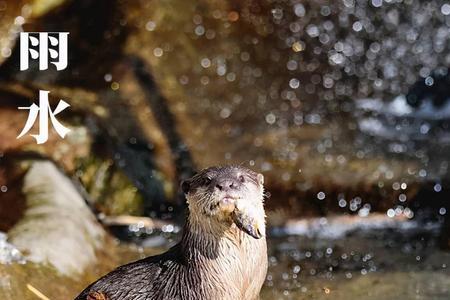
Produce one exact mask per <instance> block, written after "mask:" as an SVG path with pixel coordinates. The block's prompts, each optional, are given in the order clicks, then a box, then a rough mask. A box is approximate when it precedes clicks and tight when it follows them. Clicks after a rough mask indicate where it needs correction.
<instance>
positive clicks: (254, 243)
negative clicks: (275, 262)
mask: <svg viewBox="0 0 450 300" xmlns="http://www.w3.org/2000/svg"><path fill="white" fill-rule="evenodd" d="M227 168H229V169H226V170H223V168H222V169H221V168H216V169H215V170H216V171H226V172H229V174H230V176H232V174H235V173H234V172H240V173H245V176H248V180H249V181H248V182H245V184H244V187H245V188H247V187H250V189H249V190H246V191H245V192H243V193H244V194H245V193H250V195H252V197H253V198H252V199H251V201H255V203H258V202H259V204H258V205H257V206H258V207H255V210H256V213H258V214H259V215H260V214H261V212H262V216H260V217H261V218H262V222H263V223H264V210H263V206H262V197H263V188H262V183H261V184H259V183H258V181H257V177H256V175H255V174H256V173H254V172H252V171H250V170H247V169H244V168H240V167H227ZM208 170H211V168H210V169H207V170H204V171H202V172H201V173H199V174H198V175H196V176H194V177H193V178H192V179H191V181H190V182H189V183H188V185H189V186H185V187H184V188H186V189H187V199H188V204H189V210H190V213H189V215H188V218H187V222H186V225H185V228H184V232H183V236H182V239H181V241H180V242H179V243H178V244H177V245H175V246H174V247H172V248H171V249H170V250H169V251H167V252H166V253H163V254H161V255H157V256H152V257H148V258H145V259H143V260H139V261H137V262H134V263H131V264H128V265H124V266H121V267H119V268H117V269H116V270H115V271H113V272H111V273H109V274H108V275H106V276H105V277H103V278H101V279H100V280H98V281H97V282H95V283H93V284H92V285H91V286H89V287H88V288H87V289H86V290H85V291H83V292H82V293H81V294H80V295H79V296H78V297H77V298H76V300H86V299H90V298H88V296H89V295H93V294H94V293H97V294H101V295H102V297H105V299H110V300H116V299H117V300H119V299H120V300H131V299H133V300H141V299H142V300H143V299H193V300H195V299H218V300H219V299H223V300H236V299H242V300H253V299H257V298H258V295H259V291H260V289H261V286H262V285H263V282H264V279H265V276H266V272H267V249H266V240H265V237H262V238H260V239H255V238H253V237H251V236H250V235H248V234H247V233H244V232H243V231H242V230H240V229H239V228H237V226H236V225H235V224H234V223H233V222H232V220H231V219H229V218H227V217H219V218H216V217H211V216H216V214H217V209H218V204H217V197H216V195H215V194H214V192H213V189H210V188H209V186H210V184H207V185H205V182H204V180H205V178H206V176H208V174H212V173H211V172H210V173H208V172H207V171H208ZM213 174H214V173H213ZM227 174H228V173H225V174H221V175H222V176H228V175H227ZM216 176H220V175H217V174H216ZM233 176H234V175H233ZM208 180H209V179H208ZM202 181H203V182H202ZM212 184H214V182H213V183H212ZM205 216H207V217H205ZM262 226H264V224H263V225H262ZM92 299H96V298H92ZM99 299H102V298H99Z"/></svg>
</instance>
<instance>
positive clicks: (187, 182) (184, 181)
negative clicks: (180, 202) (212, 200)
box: [181, 179, 191, 194]
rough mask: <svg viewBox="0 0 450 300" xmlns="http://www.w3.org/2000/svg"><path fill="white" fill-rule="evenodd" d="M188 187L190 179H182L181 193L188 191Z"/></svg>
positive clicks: (189, 187)
mask: <svg viewBox="0 0 450 300" xmlns="http://www.w3.org/2000/svg"><path fill="white" fill-rule="evenodd" d="M190 189H191V180H190V179H186V180H183V182H181V190H182V191H183V193H184V194H187V193H189V190H190Z"/></svg>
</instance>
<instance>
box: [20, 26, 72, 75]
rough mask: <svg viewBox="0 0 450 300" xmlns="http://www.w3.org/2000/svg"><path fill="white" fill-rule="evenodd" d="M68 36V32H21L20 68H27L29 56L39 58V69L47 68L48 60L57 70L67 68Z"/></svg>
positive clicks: (22, 69)
mask: <svg viewBox="0 0 450 300" xmlns="http://www.w3.org/2000/svg"><path fill="white" fill-rule="evenodd" d="M68 36H69V33H68V32H57V33H50V34H49V33H48V32H21V33H20V70H21V71H24V70H27V69H28V67H29V59H30V57H31V59H39V70H47V69H48V63H49V61H50V63H51V64H53V65H55V66H56V70H58V71H61V70H64V69H65V68H67V43H68ZM33 48H34V49H33Z"/></svg>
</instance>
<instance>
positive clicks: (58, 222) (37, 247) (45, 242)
mask: <svg viewBox="0 0 450 300" xmlns="http://www.w3.org/2000/svg"><path fill="white" fill-rule="evenodd" d="M23 192H24V194H25V195H26V201H27V209H26V211H25V213H24V216H23V218H22V219H21V220H20V222H19V223H17V224H16V225H15V226H14V227H13V228H12V229H11V230H10V231H9V233H8V235H9V241H10V242H11V243H12V244H13V245H14V246H16V247H17V248H19V249H20V250H21V251H22V252H23V253H25V258H26V260H28V261H30V262H33V263H36V264H49V265H50V266H52V267H54V268H55V269H56V270H57V271H58V272H59V273H61V274H63V275H66V276H74V275H80V274H82V273H83V272H84V271H85V270H86V269H87V268H88V267H89V266H91V265H93V264H95V263H96V260H97V256H96V255H97V252H98V251H99V250H100V249H101V248H102V246H103V245H104V243H105V239H106V233H105V232H104V230H103V229H102V227H101V226H100V225H99V224H98V222H97V221H96V219H95V216H94V215H93V214H92V213H91V211H90V210H89V208H88V207H87V205H86V203H85V201H84V199H83V198H82V197H81V196H80V194H79V193H78V191H77V190H76V189H75V187H74V185H73V183H72V182H71V181H70V179H68V178H67V177H65V176H64V175H63V174H62V173H61V172H60V171H59V170H58V169H57V168H56V166H55V165H54V164H53V163H51V162H48V161H33V162H31V165H30V169H29V171H28V172H27V174H26V175H25V178H24V185H23Z"/></svg>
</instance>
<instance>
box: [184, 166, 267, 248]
mask: <svg viewBox="0 0 450 300" xmlns="http://www.w3.org/2000/svg"><path fill="white" fill-rule="evenodd" d="M263 183H264V177H263V175H262V174H259V173H256V172H253V171H251V170H249V169H247V168H243V167H237V166H227V167H211V168H207V169H204V170H202V171H201V172H199V173H198V174H196V175H195V176H194V177H192V178H190V179H188V180H185V181H184V182H183V183H182V185H181V187H182V189H183V192H184V193H185V195H186V198H187V202H188V205H189V211H190V215H191V216H195V217H196V218H197V220H198V221H199V222H205V223H208V224H221V225H225V226H232V225H233V223H234V224H236V226H237V227H238V228H239V229H240V230H242V231H244V232H246V233H247V234H249V235H251V236H252V237H254V238H256V239H259V238H261V237H263V236H264V235H265V213H264V207H263V194H264V187H263Z"/></svg>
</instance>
